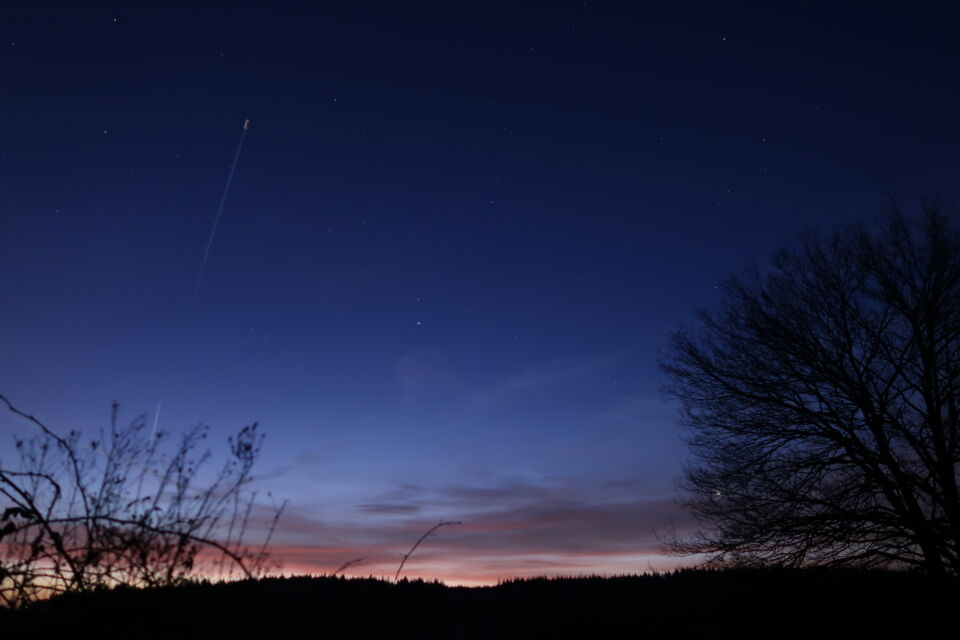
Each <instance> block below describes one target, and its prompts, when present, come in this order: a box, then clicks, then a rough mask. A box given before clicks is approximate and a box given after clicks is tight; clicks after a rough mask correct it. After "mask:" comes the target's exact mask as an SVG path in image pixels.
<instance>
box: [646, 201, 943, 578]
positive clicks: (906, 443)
mask: <svg viewBox="0 0 960 640" xmlns="http://www.w3.org/2000/svg"><path fill="white" fill-rule="evenodd" d="M722 288H723V293H724V294H725V300H724V302H723V304H722V306H721V307H720V308H719V310H716V311H701V312H699V314H698V318H697V322H696V323H695V324H694V325H693V326H690V327H686V328H682V329H680V330H679V331H677V332H675V333H674V334H673V336H672V340H671V343H670V346H669V349H668V351H667V352H666V354H665V356H664V357H663V358H662V360H661V368H662V370H663V371H664V372H665V373H666V375H667V378H668V380H669V382H668V383H667V385H666V392H667V393H668V395H670V396H672V397H674V398H677V399H679V400H680V401H681V403H682V406H683V416H684V420H685V423H686V425H687V426H688V428H689V430H688V441H689V445H690V447H691V451H692V453H693V461H692V462H691V463H690V465H689V466H688V468H687V470H686V472H685V476H684V480H683V483H682V484H683V488H684V489H685V490H686V498H685V503H686V505H687V506H688V507H689V508H690V510H691V511H692V512H693V513H694V514H695V515H696V516H697V517H698V518H699V519H700V521H701V523H702V525H703V526H702V528H701V529H700V530H699V531H697V532H696V533H694V534H693V535H690V536H687V537H675V538H674V539H673V540H672V541H671V543H672V547H673V549H674V550H675V551H677V552H680V553H705V554H708V555H709V557H710V558H711V559H712V560H713V561H716V562H739V563H761V564H777V565H788V566H799V565H811V564H818V565H840V564H856V565H885V566H901V567H918V568H922V569H923V570H925V571H927V572H929V573H931V574H942V573H947V574H953V575H958V574H960V499H958V464H960V233H958V228H957V224H956V221H955V220H954V219H952V218H951V217H950V216H948V215H947V214H946V213H944V209H943V207H942V206H941V205H938V204H936V203H931V202H925V203H924V204H923V207H922V214H921V215H919V216H915V217H911V216H908V215H907V214H905V213H903V212H902V211H901V210H900V209H899V208H894V210H892V211H891V212H889V213H888V214H887V215H886V216H885V217H884V218H883V219H882V220H881V222H880V224H878V225H877V226H876V227H868V226H864V225H854V226H849V227H846V228H843V229H841V230H839V231H837V232H836V233H834V234H833V235H831V236H829V237H821V236H815V235H810V236H807V237H805V238H803V239H801V240H800V241H799V242H798V243H797V245H796V246H795V247H793V248H791V249H787V250H783V251H781V252H780V253H778V254H777V255H776V257H775V258H774V259H773V260H772V262H771V264H770V265H769V266H768V267H767V268H765V269H754V270H753V271H752V272H751V273H749V274H748V275H746V276H745V277H737V278H731V279H729V280H728V281H726V283H725V284H724V285H723V287H722Z"/></svg>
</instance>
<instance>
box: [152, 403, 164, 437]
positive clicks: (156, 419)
mask: <svg viewBox="0 0 960 640" xmlns="http://www.w3.org/2000/svg"><path fill="white" fill-rule="evenodd" d="M161 402H162V401H161ZM158 422H160V402H158V403H157V412H156V413H155V414H153V429H152V430H151V431H150V439H151V440H152V439H153V437H154V436H156V435H157V423H158Z"/></svg>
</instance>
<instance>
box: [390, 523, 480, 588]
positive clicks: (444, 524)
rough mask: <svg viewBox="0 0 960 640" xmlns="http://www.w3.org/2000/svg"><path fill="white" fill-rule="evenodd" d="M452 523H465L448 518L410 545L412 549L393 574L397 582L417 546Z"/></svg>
mask: <svg viewBox="0 0 960 640" xmlns="http://www.w3.org/2000/svg"><path fill="white" fill-rule="evenodd" d="M451 524H463V523H462V522H460V521H458V520H448V521H446V522H442V521H441V522H438V523H437V524H435V525H433V527H432V528H431V529H430V531H427V532H426V533H425V534H423V535H422V536H420V539H419V540H417V541H416V542H415V543H414V544H413V546H412V547H410V551H408V552H407V555H405V556H403V560H401V561H400V566H399V567H397V573H396V574H395V575H394V576H393V581H394V582H396V581H397V580H398V579H399V578H400V572H401V571H403V565H405V564H406V563H407V558H409V557H410V556H412V555H413V552H414V551H416V549H417V547H419V546H420V543H421V542H423V541H424V540H426V539H427V536H429V535H430V534H431V533H433V532H434V531H436V530H437V529H439V528H440V527H446V526H447V525H451Z"/></svg>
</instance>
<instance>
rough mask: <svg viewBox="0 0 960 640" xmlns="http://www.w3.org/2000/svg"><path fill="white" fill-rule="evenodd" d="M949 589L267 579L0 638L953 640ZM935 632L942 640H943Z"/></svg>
mask: <svg viewBox="0 0 960 640" xmlns="http://www.w3.org/2000/svg"><path fill="white" fill-rule="evenodd" d="M958 612H960V585H958V584H957V581H955V580H954V581H937V580H932V579H927V578H923V577H922V576H917V575H909V574H902V573H889V572H874V571H870V572H863V571H824V570H803V571H756V570H729V571H723V572H716V571H711V572H707V571H681V572H677V573H673V574H667V575H657V576H634V577H619V578H568V579H553V580H547V579H536V580H524V581H515V582H509V583H506V584H502V585H500V586H497V587H489V588H465V587H446V586H443V585H442V584H439V583H429V582H419V581H416V582H401V583H400V584H390V583H387V582H383V581H380V580H373V579H349V580H348V579H342V578H313V577H297V578H269V579H265V580H260V581H257V582H254V581H245V582H234V583H221V584H191V585H186V586H183V587H178V588H171V589H152V590H134V589H124V590H116V591H109V592H100V593H90V594H79V595H70V596H61V597H59V598H55V599H53V600H51V601H48V602H42V603H39V604H37V605H35V606H34V607H32V608H30V609H27V610H24V611H19V612H8V611H0V636H2V637H5V638H18V639H23V638H30V637H36V638H58V637H59V638H70V637H83V636H91V637H110V638H267V639H270V640H281V639H283V640H285V639H287V638H552V637H571V636H572V637H581V638H641V637H666V638H671V639H672V638H717V637H731V636H736V637H740V638H743V637H752V638H776V637H811V638H816V639H817V640H819V639H822V638H883V637H897V636H899V637H902V638H924V637H954V635H953V634H954V633H956V632H957V630H958V628H960V622H958V618H957V613H958ZM944 634H946V635H944Z"/></svg>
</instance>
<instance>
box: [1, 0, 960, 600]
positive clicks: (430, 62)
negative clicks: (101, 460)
mask: <svg viewBox="0 0 960 640" xmlns="http://www.w3.org/2000/svg"><path fill="white" fill-rule="evenodd" d="M717 4H718V3H605V2H586V3H584V2H569V3H567V2H557V3H548V4H540V3H524V2H509V3H497V2H482V3H459V2H444V3H369V2H343V3H339V2H337V3H335V2H318V3H303V4H302V5H290V4H283V3H281V5H272V4H271V5H270V6H269V7H268V6H267V4H266V3H261V4H260V6H259V7H258V8H252V9H240V8H235V7H229V8H227V7H223V6H216V5H213V4H210V3H206V6H205V8H202V9H197V8H190V9H171V8H167V9H157V10H146V9H133V8H130V7H129V6H127V5H126V4H121V3H117V4H116V5H114V6H110V5H109V4H100V6H98V7H95V8H90V7H72V8H67V9H62V8H58V9H56V10H53V9H49V8H48V9H39V8H29V9H28V8H24V7H27V5H26V4H25V3H21V5H20V6H19V7H4V8H3V9H2V10H0V56H2V57H0V74H2V82H0V105H2V106H0V113H2V118H0V223H2V226H0V234H2V235H0V237H2V240H3V245H2V246H3V250H2V252H0V298H2V300H3V303H2V307H0V309H2V313H0V358H2V366H0V393H3V394H4V395H6V396H7V397H9V398H10V399H11V400H12V401H13V402H14V403H15V404H17V405H18V406H19V407H21V408H23V409H24V410H27V411H30V412H32V413H35V414H36V415H37V416H38V417H41V418H43V419H44V420H45V421H46V422H48V423H49V424H50V426H53V427H55V428H59V429H63V430H66V429H69V428H82V429H95V428H98V427H99V426H102V425H103V424H104V423H105V422H106V420H107V418H108V415H109V404H110V402H111V401H112V400H113V399H114V398H116V399H117V400H118V401H119V402H120V403H121V405H122V407H123V411H124V413H123V414H122V415H123V416H124V417H126V418H133V417H134V416H135V415H137V414H139V413H148V414H149V415H150V416H151V419H153V418H154V417H156V414H157V408H158V405H159V406H160V412H159V423H160V425H161V427H162V428H167V429H177V428H181V427H186V426H189V425H192V424H195V423H197V422H203V423H206V424H209V425H211V426H212V428H213V430H214V434H215V442H216V441H219V440H220V439H222V438H224V437H225V436H226V434H227V433H228V432H231V431H235V430H236V429H237V428H239V427H240V426H242V425H243V424H246V423H249V422H252V421H254V420H258V421H259V422H260V424H261V425H262V428H263V430H264V431H265V433H266V434H267V440H266V444H265V446H264V450H263V455H262V459H261V461H260V467H259V469H260V472H261V474H262V475H263V477H262V479H261V486H263V487H264V488H265V489H271V490H272V491H273V492H274V494H276V495H278V496H281V497H284V498H288V499H289V500H290V508H289V511H288V514H287V518H285V519H284V521H282V522H281V531H280V535H279V537H278V548H277V549H278V551H277V554H278V557H279V558H280V559H281V560H286V561H287V565H288V568H290V569H297V570H300V569H302V570H316V571H321V570H329V569H330V568H332V567H336V566H339V565H340V564H341V563H342V562H344V561H346V560H349V559H351V558H352V557H356V556H365V557H367V558H368V561H367V566H366V567H362V568H360V569H359V571H360V572H361V573H364V572H368V573H370V572H372V573H379V572H383V573H392V571H393V569H394V567H395V566H396V563H397V562H398V561H399V558H400V556H401V555H402V553H403V552H404V551H405V550H406V547H408V546H409V544H411V543H412V542H413V540H415V539H416V537H417V536H418V535H419V534H420V533H421V532H422V531H423V530H425V529H426V528H428V527H429V526H430V525H431V524H433V523H435V522H436V521H437V520H439V519H456V520H463V521H464V525H462V526H461V527H458V528H456V529H454V528H451V529H447V530H444V531H443V532H442V533H441V534H440V535H438V536H437V537H436V538H432V539H431V544H430V546H429V547H428V546H425V547H424V548H423V549H422V550H420V551H418V558H417V559H418V560H419V563H413V562H412V563H411V565H409V570H410V574H411V575H417V574H418V572H419V573H420V574H421V575H425V576H438V577H444V578H447V579H449V580H454V581H456V580H461V581H482V580H490V579H496V578H497V577H506V576H511V575H526V574H532V573H577V572H593V571H607V572H634V571H643V570H645V569H647V568H648V567H650V566H664V563H670V562H674V561H673V560H664V559H663V558H660V557H659V556H658V555H657V554H658V551H657V544H656V541H655V540H654V539H653V536H652V535H651V528H662V527H664V526H666V523H667V522H669V520H670V519H671V518H673V519H677V518H680V519H681V521H682V516H681V515H679V514H678V512H677V509H676V507H675V506H673V504H672V501H673V499H674V496H675V492H674V489H673V483H674V481H675V479H676V477H677V476H678V475H679V473H680V470H681V463H682V461H683V457H684V455H685V454H684V448H683V446H682V443H681V441H680V435H681V430H680V428H679V427H678V426H677V424H676V415H675V414H676V407H674V406H671V405H669V404H666V403H665V402H664V401H663V400H662V398H661V396H660V393H659V391H658V387H659V384H660V376H659V374H658V372H657V369H656V358H657V351H658V349H660V348H662V347H663V345H664V344H665V341H666V337H667V335H668V333H669V331H670V330H671V329H672V328H674V327H676V326H677V325H678V324H679V323H681V322H684V321H689V320H691V319H692V317H693V310H694V308H695V307H697V306H707V307H708V306H710V305H712V304H715V303H716V302H717V298H716V296H717V291H716V290H715V288H714V287H715V285H716V284H717V283H718V282H719V281H721V280H722V279H723V278H725V277H726V276H727V275H729V274H732V273H736V272H738V271H741V270H742V269H744V268H746V267H747V266H749V265H750V264H753V263H757V264H763V263H764V262H765V261H766V260H767V259H768V258H769V257H770V255H771V254H772V253H773V252H774V251H775V250H776V249H777V248H779V247H781V246H784V245H786V244H788V243H789V242H790V240H791V238H793V237H794V236H795V235H796V234H797V233H799V232H801V231H804V230H806V229H815V230H821V231H828V230H829V229H831V228H832V227H834V226H835V225H837V224H840V223H843V222H845V221H849V220H856V219H870V218H871V217H873V216H875V215H876V214H877V213H879V212H880V211H881V210H882V209H883V208H884V207H885V206H887V205H888V202H889V201H888V195H887V194H888V193H893V194H895V195H896V196H897V197H898V198H899V199H900V200H901V201H902V202H903V203H904V204H906V205H907V206H908V207H909V206H913V205H915V204H916V202H917V201H918V198H919V196H920V195H921V194H939V195H941V196H943V197H945V198H947V199H948V200H950V199H952V198H955V197H956V196H957V177H958V170H960V159H958V155H957V150H958V149H960V126H958V124H957V114H958V113H960V89H958V87H960V82H958V81H960V78H958V73H957V70H958V69H960V55H958V54H960V45H958V44H957V40H956V37H955V34H956V27H957V24H958V21H957V15H956V14H955V13H954V11H953V10H952V9H951V8H950V3H924V4H923V6H922V7H920V8H917V7H915V6H912V5H911V6H908V5H907V4H898V5H893V4H887V3H869V4H868V3H863V4H859V3H858V4H857V7H853V6H852V5H848V6H846V7H838V6H837V4H838V3H822V4H817V3H798V4H796V5H791V6H789V7H788V6H787V5H785V4H782V3H756V4H755V5H752V6H751V5H746V4H740V3H737V5H736V6H733V7H731V6H726V7H720V6H716V5H717ZM770 5H776V6H770ZM245 118H250V119H252V125H251V127H250V130H249V131H248V133H247V136H246V139H245V142H244V147H243V151H242V154H241V157H240V161H239V165H238V168H237V171H236V174H235V177H234V181H233V186H232V190H231V192H230V193H229V197H228V199H227V202H226V207H225V209H224V212H223V217H222V219H221V221H220V224H219V227H218V230H217V233H216V236H215V238H214V242H213V245H212V249H211V252H210V255H209V260H208V262H207V265H206V270H205V272H204V275H203V280H202V282H201V286H200V289H199V292H198V294H197V296H196V299H195V300H194V301H193V302H191V295H192V290H193V286H194V282H195V280H196V279H197V276H198V272H199V268H200V261H201V257H202V255H203V250H204V247H205V245H206V243H207V241H208V238H209V235H210V230H211V225H212V224H213V220H214V216H215V214H216V211H217V204H218V202H219V199H220V196H221V192H222V190H223V188H224V184H225V181H226V178H227V172H228V169H229V166H230V161H231V159H232V157H233V153H234V150H235V148H236V145H237V142H238V139H239V136H240V134H241V126H242V123H243V121H244V119H245ZM25 429H26V427H25V426H24V425H23V424H20V423H16V422H15V421H13V420H11V419H10V418H9V417H5V418H3V419H2V421H0V439H2V441H0V452H3V451H6V452H7V455H6V456H4V457H5V458H8V457H9V455H10V438H9V433H10V432H11V431H14V430H17V431H18V432H23V431H24V430H25ZM419 554H422V556H421V555H419Z"/></svg>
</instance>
